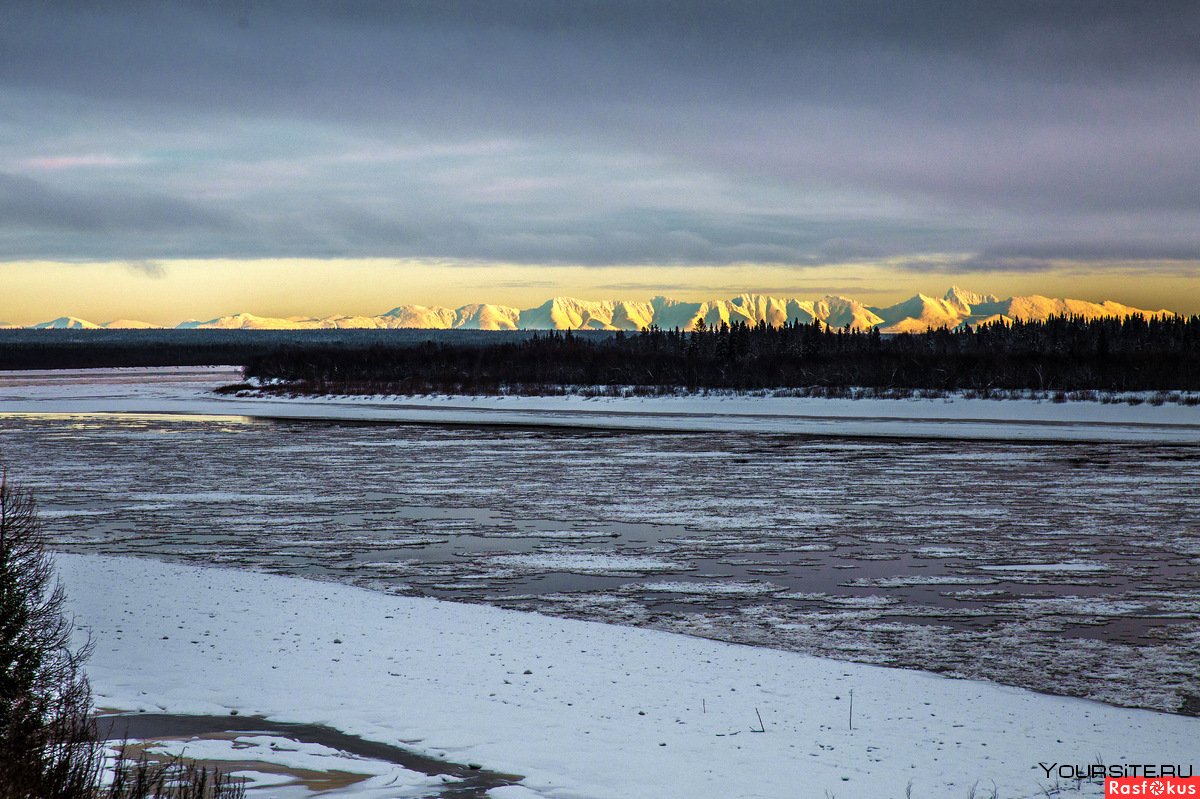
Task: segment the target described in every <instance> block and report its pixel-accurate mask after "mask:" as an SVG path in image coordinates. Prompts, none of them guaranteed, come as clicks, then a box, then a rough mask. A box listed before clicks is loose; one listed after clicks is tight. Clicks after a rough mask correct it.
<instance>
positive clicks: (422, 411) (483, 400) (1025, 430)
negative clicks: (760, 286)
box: [0, 367, 1200, 444]
mask: <svg viewBox="0 0 1200 799" xmlns="http://www.w3.org/2000/svg"><path fill="white" fill-rule="evenodd" d="M239 379H240V375H239V373H238V372H237V370H236V369H233V368H230V367H207V368H204V367H179V368H155V369H92V370H74V371H72V370H64V371H41V372H0V413H133V414H151V413H171V414H185V415H193V416H196V415H199V416H204V415H223V416H250V417H266V418H286V419H329V420H339V419H345V420H360V421H380V422H407V423H422V424H469V425H515V426H543V427H586V428H609V429H622V430H658V431H662V430H670V431H695V432H705V431H731V432H761V433H791V434H797V435H819V436H855V437H882V438H948V439H976V440H980V439H982V440H1002V441H1013V440H1028V441H1039V440H1045V441H1135V442H1153V443H1166V444H1174V443H1192V444H1195V443H1200V406H1186V405H1179V404H1164V405H1160V406H1154V405H1150V404H1145V403H1144V404H1141V405H1123V404H1105V403H1101V402H1087V401H1073V402H1066V403H1054V402H1050V401H1038V400H985V399H965V398H961V397H958V398H952V399H906V400H889V399H860V400H851V399H825V398H814V397H756V396H733V395H729V396H695V397H689V396H680V397H593V398H588V397H581V396H565V397H446V396H421V397H390V396H389V397H295V398H291V397H236V396H221V395H216V394H213V393H212V389H214V388H216V387H218V386H221V385H227V384H230V383H234V382H237V381H238V380H239Z"/></svg>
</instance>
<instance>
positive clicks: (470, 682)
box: [57, 554, 1200, 799]
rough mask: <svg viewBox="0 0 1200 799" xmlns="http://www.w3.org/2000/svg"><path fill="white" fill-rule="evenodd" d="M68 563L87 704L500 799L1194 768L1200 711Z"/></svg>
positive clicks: (877, 785) (1014, 785) (181, 572)
mask: <svg viewBox="0 0 1200 799" xmlns="http://www.w3.org/2000/svg"><path fill="white" fill-rule="evenodd" d="M57 560H58V564H59V569H60V573H61V575H62V579H63V582H64V584H65V586H66V589H67V592H68V596H69V604H70V611H71V612H72V613H74V614H75V616H76V619H77V622H78V623H79V624H80V625H81V626H82V627H83V632H85V633H88V634H90V635H91V636H92V637H93V638H94V640H95V641H96V643H97V647H96V651H95V653H94V655H93V657H92V660H91V662H90V664H89V667H88V671H89V674H90V676H91V678H92V680H93V683H94V687H95V689H96V694H97V703H98V704H99V705H101V706H105V707H114V708H121V709H124V710H129V711H138V710H146V711H148V712H170V713H187V714H212V715H227V714H229V713H230V711H232V710H238V711H239V712H240V713H242V714H249V715H262V716H265V717H267V718H271V719H275V720H280V721H299V722H309V723H320V724H327V725H329V726H332V727H335V728H337V729H338V730H341V731H343V732H346V733H349V734H353V735H360V736H362V737H364V738H367V739H369V740H377V741H380V742H383V743H389V744H399V745H405V746H408V747H411V748H413V749H415V750H417V751H419V752H422V753H425V754H430V755H432V756H434V757H444V758H447V759H450V760H454V761H457V762H478V763H482V764H483V766H484V767H485V768H487V769H492V770H497V771H503V772H506V773H515V774H522V775H524V776H525V780H524V782H523V783H522V786H523V787H520V788H512V789H508V788H506V789H501V790H499V791H496V792H495V794H494V795H495V796H497V797H498V798H499V797H501V796H503V797H547V798H548V797H555V799H602V798H606V797H613V799H617V798H618V797H620V798H621V799H624V797H629V796H655V797H664V799H666V798H669V797H679V799H684V798H685V797H687V798H688V799H695V798H697V797H713V798H714V799H717V797H720V799H732V798H733V797H747V798H748V797H781V796H794V795H797V786H801V785H802V786H805V795H810V796H823V795H825V792H826V791H828V794H829V795H831V796H841V797H854V796H893V795H896V796H899V795H903V794H904V792H905V788H906V786H907V785H908V784H909V782H910V781H911V783H912V786H913V792H912V796H914V797H966V796H967V795H968V794H969V793H970V791H971V786H972V785H974V784H975V783H978V784H979V785H980V786H981V788H982V787H984V786H986V789H987V792H988V793H989V794H990V792H991V789H992V785H993V784H994V785H995V786H996V789H997V795H998V796H1000V797H1004V798H1005V799H1011V797H1033V796H1042V795H1045V794H1044V793H1043V791H1044V790H1046V789H1048V788H1049V789H1051V790H1052V786H1053V782H1052V781H1050V782H1048V781H1047V780H1046V779H1045V777H1044V774H1043V772H1042V770H1041V769H1040V768H1039V767H1038V763H1039V762H1043V763H1047V764H1049V763H1093V762H1095V761H1096V759H1097V758H1100V759H1102V760H1103V761H1104V762H1105V763H1108V764H1116V763H1123V762H1138V763H1191V762H1192V761H1193V760H1194V758H1195V757H1196V755H1197V751H1196V747H1195V741H1196V739H1197V736H1198V734H1200V719H1195V718H1188V717H1183V716H1177V715H1171V714H1163V713H1155V712H1151V711H1139V710H1128V709H1123V708H1116V707H1110V706H1106V705H1102V704H1098V703H1095V702H1090V701H1086V700H1079V699H1069V698H1061V697H1053V696H1047V695H1043V694H1037V693H1033V692H1029V691H1024V690H1020V689H1014V688H1008V687H1004V686H998V685H993V684H988V683H982V682H975V681H968V680H953V679H947V678H943V677H938V676H935V675H931V674H927V673H923V672H915V671H904V670H897V669H887V668H883V667H878V666H866V665H859V664H853V663H843V662H838V661H833V660H826V659H822V658H815V657H810V656H807V655H802V654H797V653H790V652H781V651H776V650H770V649H762V648H755V647H746V646H740V645H736V644H725V643H720V642H716V641H711V640H707V639H699V638H691V637H686V636H680V635H675V634H671V633H664V632H657V631H652V630H645V629H635V628H627V627H618V626H612V625H605V624H597V623H593V622H580V621H572V620H565V619H558V618H551V617H545V616H540V615H536V614H531V613H522V612H517V611H510V610H502V609H497V608H491V607H484V606H478V605H465V604H458V603H451V602H444V601H438V600H432V599H419V598H409V597H396V596H391V595H388V594H385V593H381V592H372V591H368V590H364V589H359V588H353V587H348V586H343V585H335V584H330V583H323V582H315V581H310V580H304V579H300V578H294V577H281V576H273V575H264V574H258V573H253V572H246V571H236V570H227V569H216V568H201V567H195V566H182V565H176V564H167V563H162V562H158V561H154V560H149V559H136V558H117V557H107V556H96V555H66V554H60V555H58V556H57ZM148 596H153V597H154V598H155V601H154V606H153V608H147V606H146V597H148ZM681 664H683V667H681ZM852 689H853V690H854V692H855V693H854V728H853V730H851V729H849V726H850V725H849V720H850V719H849V698H850V693H849V692H850V691H851V690H852ZM759 713H761V716H762V719H763V724H764V726H765V729H766V731H765V732H763V733H758V734H755V733H753V732H752V731H751V729H752V728H758V721H757V715H758V714H759ZM1064 787H1067V786H1065V785H1064ZM1071 787H1072V788H1073V787H1074V783H1071ZM1080 787H1081V789H1082V790H1081V793H1080V795H1083V796H1099V795H1101V793H1102V791H1101V787H1100V785H1099V784H1098V783H1093V782H1086V781H1085V782H1083V783H1082V784H1081V786H1080Z"/></svg>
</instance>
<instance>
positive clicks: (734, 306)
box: [31, 286, 1174, 333]
mask: <svg viewBox="0 0 1200 799" xmlns="http://www.w3.org/2000/svg"><path fill="white" fill-rule="evenodd" d="M1062 314H1068V315H1074V316H1083V317H1087V318H1099V317H1109V316H1115V317H1125V316H1144V317H1149V316H1173V315H1174V312H1172V311H1168V310H1165V309H1160V310H1157V311H1148V310H1144V309H1141V308H1133V307H1130V306H1128V305H1122V304H1120V303H1117V302H1112V301H1108V300H1106V301H1104V302H1101V303H1096V302H1089V301H1087V300H1070V299H1053V298H1051V297H1043V296H1041V295H1038V294H1033V295H1029V296H1025V297H1009V298H1007V299H1000V298H999V297H996V296H995V295H992V294H977V293H974V292H970V291H964V290H962V289H960V288H958V287H957V286H954V287H952V288H951V289H950V290H949V291H948V292H946V294H945V296H943V297H941V298H937V297H927V296H925V295H924V294H918V295H916V296H915V297H912V298H911V299H907V300H905V301H903V302H899V303H897V304H895V305H889V306H887V307H876V306H868V305H864V304H863V303H861V302H859V301H857V300H854V299H850V298H849V297H839V296H832V295H831V296H827V297H824V298H822V299H819V300H801V299H796V298H788V297H770V296H767V295H765V294H741V295H739V296H737V297H733V298H732V299H728V300H707V301H704V302H684V301H680V300H673V299H669V298H667V297H655V298H654V299H652V300H650V301H649V302H631V301H627V300H600V301H590V300H577V299H573V298H570V297H554V298H553V299H550V300H547V301H546V302H544V303H542V304H541V305H539V306H537V307H536V308H526V309H520V308H513V307H511V306H508V305H489V304H475V305H464V306H462V307H460V308H445V307H441V306H425V305H400V306H397V307H395V308H393V309H392V310H390V311H387V312H386V313H382V314H380V315H379V316H329V317H324V318H316V317H288V318H286V319H282V318H274V317H263V316H255V315H253V314H249V313H239V314H235V315H233V316H222V317H218V318H217V319H210V320H208V321H199V320H194V319H193V320H189V321H186V322H181V323H179V324H178V325H176V326H175V327H176V328H179V329H185V330H195V329H217V330H316V329H328V328H361V329H390V328H418V329H437V330H448V329H455V328H458V329H464V330H522V329H525V330H568V329H569V330H641V329H642V328H644V327H649V326H650V325H657V326H659V327H661V328H663V329H671V328H675V327H678V328H683V329H688V328H691V327H692V326H693V325H694V324H695V323H696V320H698V319H703V320H704V322H705V323H707V324H720V323H721V322H729V323H733V322H747V323H750V324H757V323H758V322H766V323H767V324H771V325H780V324H784V323H785V322H790V321H794V320H799V321H800V322H811V321H812V320H814V319H819V320H820V321H822V322H824V323H825V324H828V325H830V326H832V327H844V326H846V325H850V326H851V327H853V328H859V329H868V328H872V327H879V328H880V330H881V331H882V332H884V333H902V332H923V331H925V330H926V329H928V328H939V327H957V326H959V325H962V324H963V323H967V324H971V325H977V324H980V323H982V322H991V321H995V320H1010V321H1011V320H1014V319H1034V320H1040V319H1046V318H1048V317H1050V316H1057V315H1062ZM31 327H34V328H67V329H90V328H109V329H115V328H119V329H140V328H151V327H157V325H152V324H148V323H146V322H139V321H136V320H133V319H118V320H115V321H112V322H107V323H105V324H102V325H97V324H94V323H92V322H89V321H87V320H85V319H78V318H76V317H73V316H63V317H59V318H58V319H54V320H52V321H49V322H42V323H40V324H36V325H31Z"/></svg>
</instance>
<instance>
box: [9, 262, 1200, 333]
mask: <svg viewBox="0 0 1200 799" xmlns="http://www.w3.org/2000/svg"><path fill="white" fill-rule="evenodd" d="M0 275H2V278H0V279H2V281H3V283H2V285H3V286H4V291H3V293H2V294H0V322H5V323H8V324H14V325H29V324H36V323H38V322H43V321H46V320H48V319H53V318H56V317H59V316H75V317H79V318H82V319H87V320H89V321H92V322H97V323H102V322H108V321H112V320H115V319H135V320H140V321H144V322H149V323H152V324H159V325H174V324H176V323H178V322H181V321H184V320H186V319H212V318H215V317H219V316H226V315H231V314H235V313H240V312H248V313H253V314H255V315H258V316H271V317H289V316H313V317H325V316H335V315H338V316H341V315H344V316H352V315H365V316H376V315H378V314H381V313H384V312H385V311H388V310H390V309H392V308H394V307H396V306H397V305H402V304H409V303H411V304H417V305H428V306H434V305H441V306H448V307H458V306H461V305H465V304H468V303H476V302H480V303H494V304H499V305H511V306H515V307H518V308H529V307H533V306H536V305H540V304H541V303H542V302H544V301H546V300H547V299H549V298H550V297H554V296H562V295H565V296H572V297H577V298H579V299H585V300H605V299H622V300H648V299H650V298H651V297H653V296H655V295H657V294H663V295H666V296H668V297H672V298H675V299H680V300H691V301H696V300H708V299H726V298H729V297H732V296H736V295H738V294H742V293H760V294H771V295H774V296H789V297H799V298H801V299H816V298H819V297H823V296H825V295H827V294H842V295H846V296H850V297H853V298H854V299H857V300H859V301H861V302H864V303H866V304H868V305H875V306H884V305H891V304H893V303H895V302H899V301H901V300H904V299H907V298H908V297H911V296H913V295H914V294H917V293H918V292H921V293H925V294H929V295H932V296H941V295H943V294H944V293H945V292H946V290H947V289H948V288H949V287H950V286H951V285H959V286H961V287H963V288H964V289H967V290H970V291H977V292H980V293H984V294H996V295H998V296H1000V297H1002V298H1003V297H1009V296H1013V295H1023V294H1043V295H1046V296H1050V297H1071V298H1073V299H1082V300H1090V301H1093V302H1100V301H1103V300H1114V301H1116V302H1120V303H1123V304H1125V305H1131V306H1135V307H1138V308H1144V309H1147V310H1158V309H1160V308H1165V309H1167V310H1171V311H1176V312H1178V313H1186V314H1194V313H1200V279H1198V277H1200V265H1197V264H1191V263H1187V264H1181V265H1180V266H1179V268H1178V269H1176V270H1174V271H1169V272H1158V271H1151V270H1148V269H1144V270H1143V269H1137V268H1131V269H1124V270H1121V269H1118V268H1115V267H1113V266H1111V265H1088V264H1080V263H1071V264H1063V265H1062V266H1061V267H1059V268H1056V269H1054V270H1051V271H1042V272H987V273H980V272H968V273H954V272H948V271H937V272H917V271H909V270H904V269H900V268H897V267H896V266H894V265H889V264H888V263H886V262H882V263H880V262H874V263H861V264H837V265H829V266H812V267H810V266H804V267H796V266H786V265H773V264H766V265H763V264H736V265H730V266H704V265H652V266H648V265H623V266H576V265H564V266H556V265H549V266H547V265H529V264H505V263H478V262H450V261H435V260H416V259H409V260H396V259H332V260H324V259H262V260H246V261H243V260H236V261H235V260H175V261H158V262H155V263H153V264H151V265H148V266H147V265H145V264H142V265H130V264H128V263H124V262H88V263H65V262H56V261H20V262H10V263H3V264H0Z"/></svg>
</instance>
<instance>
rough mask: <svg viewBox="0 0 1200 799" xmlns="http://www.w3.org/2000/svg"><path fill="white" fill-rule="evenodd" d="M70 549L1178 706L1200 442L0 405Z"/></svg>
mask: <svg viewBox="0 0 1200 799" xmlns="http://www.w3.org/2000/svg"><path fill="white" fill-rule="evenodd" d="M0 456H2V457H3V459H4V461H5V462H6V463H7V464H8V466H9V469H10V472H11V473H12V474H13V476H14V477H17V478H19V479H20V481H21V482H23V483H24V484H26V485H28V486H30V487H32V488H34V489H35V490H36V492H37V494H38V497H39V499H40V501H41V507H42V509H43V515H44V520H45V523H46V526H47V529H48V530H49V531H50V533H51V534H52V536H53V538H54V540H55V541H56V542H57V544H58V545H59V546H60V547H61V548H63V549H66V550H70V551H91V552H106V553H120V554H136V555H147V556H154V557H159V558H166V559H176V560H183V561H189V562H199V563H217V564H228V565H235V566H240V567H249V568H255V569H261V570H265V571H272V572H279V573H288V574H302V575H306V576H314V577H320V578H323V579H332V580H338V581H342V582H351V583H355V584H359V585H364V586H369V587H373V588H378V589H384V590H389V591H397V592H402V593H412V594H424V595H432V596H439V597H444V598H454V599H460V600H466V601H479V602H489V603H493V604H499V605H504V606H508V607H518V608H526V609H534V610H539V611H542V612H546V613H554V614H559V615H568V616H574V617H581V618H592V619H603V620H609V621H615V622H619V623H626V624H636V625H643V626H654V627H659V628H663V629H671V630H678V631H683V632H689V633H693V634H698V635H705V636H710V637H715V638H721V639H725V640H734V641H742V642H746V643H754V644H761V645H768V646H774V647H779V648H785V649H795V650H801V651H807V652H813V653H817V654H823V655H832V656H835V657H840V658H845V659H852V660H861V661H868V662H877V663H888V664H892V665H902V666H909V667H916V668H923V669H930V670H936V671H943V672H948V673H952V674H959V675H965V676H972V677H983V678H986V679H992V680H997V681H1000V682H1006V683H1010V684H1016V685H1022V686H1026V687H1031V688H1036V689H1039V690H1045V691H1051V692H1055V693H1067V694H1075V695H1081V696H1090V697H1093V698H1097V699H1101V700H1104V701H1110V702H1117V703H1120V704H1129V705H1135V706H1144V707H1154V708H1160V709H1167V710H1179V709H1181V708H1182V707H1184V706H1185V703H1188V702H1192V703H1193V704H1192V705H1188V706H1189V707H1191V706H1194V703H1195V701H1196V700H1195V699H1192V697H1196V696H1200V667H1198V664H1200V491H1198V490H1197V486H1200V448H1193V447H1170V446H1138V445H1105V444H1061V443H1060V444H1026V443H1021V444H1006V443H996V442H990V443H989V442H944V441H942V442H922V441H890V440H889V441H879V440H849V439H846V440H837V439H828V438H822V439H806V438H800V437H792V436H772V435H764V434H754V435H749V434H712V433H704V434H656V433H623V432H579V431H575V432H572V431H554V430H519V429H496V428H488V429H473V428H464V427H453V428H448V427H425V426H405V425H380V424H355V423H328V422H270V421H251V420H242V419H229V418H211V419H202V418H197V419H171V418H166V417H157V418H155V417H128V416H76V417H49V416H47V417H17V416H8V417H4V416H0Z"/></svg>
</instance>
